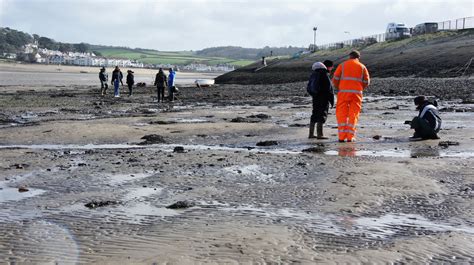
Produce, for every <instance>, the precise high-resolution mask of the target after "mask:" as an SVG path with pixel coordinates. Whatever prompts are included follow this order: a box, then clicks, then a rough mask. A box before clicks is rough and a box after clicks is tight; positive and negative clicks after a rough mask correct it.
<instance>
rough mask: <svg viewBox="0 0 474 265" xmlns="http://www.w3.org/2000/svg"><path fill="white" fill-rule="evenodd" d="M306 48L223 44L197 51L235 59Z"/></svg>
mask: <svg viewBox="0 0 474 265" xmlns="http://www.w3.org/2000/svg"><path fill="white" fill-rule="evenodd" d="M304 50H305V48H301V47H291V46H289V47H268V46H267V47H264V48H261V49H256V48H242V47H236V46H223V47H213V48H206V49H203V50H200V51H196V54H197V55H201V56H217V57H225V58H233V59H247V60H259V59H260V58H261V57H263V56H265V57H268V56H288V55H293V54H295V53H298V52H300V51H304Z"/></svg>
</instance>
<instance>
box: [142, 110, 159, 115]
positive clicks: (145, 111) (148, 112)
mask: <svg viewBox="0 0 474 265" xmlns="http://www.w3.org/2000/svg"><path fill="white" fill-rule="evenodd" d="M140 112H141V113H143V114H155V113H157V112H158V110H157V109H141V110H140Z"/></svg>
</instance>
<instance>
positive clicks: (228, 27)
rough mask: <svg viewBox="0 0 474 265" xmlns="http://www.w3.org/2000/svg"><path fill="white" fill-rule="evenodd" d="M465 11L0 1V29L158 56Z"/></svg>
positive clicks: (172, 1) (465, 7)
mask: <svg viewBox="0 0 474 265" xmlns="http://www.w3.org/2000/svg"><path fill="white" fill-rule="evenodd" d="M448 3H449V4H448ZM472 7H473V3H472V1H469V0H460V1H449V2H447V1H430V0H425V1H419V0H413V1H412V0H410V1H408V0H391V1H380V0H379V1H377V0H359V1H348V0H345V1H322V0H316V1H309V0H276V1H271V0H263V1H248V0H230V1H218V0H115V1H98V0H95V1H92V0H37V1H27V0H0V25H1V26H8V27H11V28H15V29H18V30H23V31H26V32H28V33H36V34H39V35H42V36H47V37H50V38H53V39H55V40H57V41H62V42H75V43H77V42H87V43H92V44H104V45H114V46H128V47H141V48H153V49H158V50H191V49H192V50H197V49H202V48H206V47H213V46H223V45H238V46H244V47H263V46H267V45H268V46H288V45H292V46H307V45H309V44H310V43H312V42H313V30H312V28H313V26H317V27H318V31H317V42H318V43H319V44H322V43H329V42H335V41H338V40H342V39H346V38H355V37H360V36H363V35H370V34H374V33H382V32H383V31H384V30H385V26H386V24H387V23H388V22H391V21H397V22H405V23H407V24H408V25H409V26H413V25H414V24H417V23H420V22H424V21H442V20H446V19H451V18H456V17H462V16H469V15H472ZM344 31H348V32H350V34H347V33H344Z"/></svg>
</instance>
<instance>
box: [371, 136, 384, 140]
mask: <svg viewBox="0 0 474 265" xmlns="http://www.w3.org/2000/svg"><path fill="white" fill-rule="evenodd" d="M372 138H373V139H374V140H380V139H382V135H374V136H372Z"/></svg>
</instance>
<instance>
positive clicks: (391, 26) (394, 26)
mask: <svg viewBox="0 0 474 265" xmlns="http://www.w3.org/2000/svg"><path fill="white" fill-rule="evenodd" d="M409 37H411V34H410V29H409V28H408V27H407V26H405V24H403V23H395V22H392V23H388V25H387V30H386V31H385V40H398V39H404V38H409Z"/></svg>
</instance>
